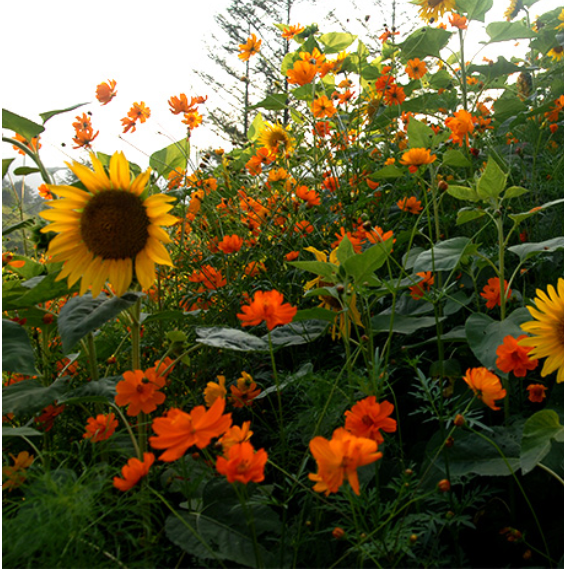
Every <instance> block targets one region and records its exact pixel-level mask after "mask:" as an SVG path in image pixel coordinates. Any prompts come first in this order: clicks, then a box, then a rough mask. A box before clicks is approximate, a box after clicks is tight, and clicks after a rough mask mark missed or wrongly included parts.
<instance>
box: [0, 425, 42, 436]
mask: <svg viewBox="0 0 564 569" xmlns="http://www.w3.org/2000/svg"><path fill="white" fill-rule="evenodd" d="M41 436H43V433H42V432H41V431H37V430H36V429H32V428H31V427H2V438H4V437H41Z"/></svg>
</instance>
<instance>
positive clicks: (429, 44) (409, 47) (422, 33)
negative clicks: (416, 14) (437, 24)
mask: <svg viewBox="0 0 564 569" xmlns="http://www.w3.org/2000/svg"><path fill="white" fill-rule="evenodd" d="M451 36H452V33H451V32H447V31H446V30H442V29H440V28H431V27H424V28H419V29H418V30H415V31H414V32H413V33H412V34H411V35H410V36H408V37H407V39H406V40H405V41H403V42H402V43H400V44H398V46H397V47H399V48H401V53H402V57H403V58H404V59H413V58H414V57H418V58H419V59H423V58H424V57H427V56H428V55H431V56H434V57H439V56H440V52H441V49H443V48H444V47H445V46H446V45H447V43H448V42H449V40H450V37H451Z"/></svg>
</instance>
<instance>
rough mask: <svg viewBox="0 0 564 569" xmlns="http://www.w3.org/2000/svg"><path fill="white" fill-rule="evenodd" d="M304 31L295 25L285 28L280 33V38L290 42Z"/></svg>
mask: <svg viewBox="0 0 564 569" xmlns="http://www.w3.org/2000/svg"><path fill="white" fill-rule="evenodd" d="M304 30H305V28H304V27H303V26H301V25H300V24H296V25H295V26H285V28H284V31H283V32H282V37H283V38H284V39H286V40H288V41H290V40H291V39H292V38H293V37H294V36H296V35H298V34H300V33H302V32H303V31H304Z"/></svg>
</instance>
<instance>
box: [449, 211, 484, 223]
mask: <svg viewBox="0 0 564 569" xmlns="http://www.w3.org/2000/svg"><path fill="white" fill-rule="evenodd" d="M484 215H486V212H485V211H483V210H480V209H474V208H466V207H463V208H462V209H460V210H458V213H457V214H456V225H464V224H465V223H468V222H470V221H474V220H475V219H480V217H483V216H484Z"/></svg>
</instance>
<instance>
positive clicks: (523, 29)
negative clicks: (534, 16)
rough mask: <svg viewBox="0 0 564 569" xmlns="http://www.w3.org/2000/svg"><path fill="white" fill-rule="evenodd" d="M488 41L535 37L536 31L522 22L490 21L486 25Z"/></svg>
mask: <svg viewBox="0 0 564 569" xmlns="http://www.w3.org/2000/svg"><path fill="white" fill-rule="evenodd" d="M486 33H487V34H488V36H490V41H492V42H496V41H509V40H517V39H527V38H534V37H536V35H537V34H536V32H534V31H533V30H531V28H529V27H528V26H526V25H525V24H524V23H523V22H492V23H491V24H488V25H487V26H486Z"/></svg>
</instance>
